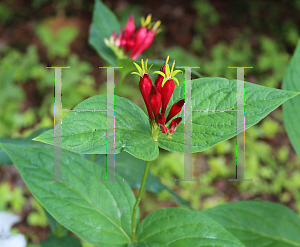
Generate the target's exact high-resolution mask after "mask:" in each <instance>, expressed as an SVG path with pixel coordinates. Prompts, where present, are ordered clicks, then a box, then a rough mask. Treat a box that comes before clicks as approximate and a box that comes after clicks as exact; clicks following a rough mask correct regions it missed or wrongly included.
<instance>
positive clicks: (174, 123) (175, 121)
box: [170, 117, 182, 133]
mask: <svg viewBox="0 0 300 247" xmlns="http://www.w3.org/2000/svg"><path fill="white" fill-rule="evenodd" d="M181 120H182V117H178V118H174V119H173V120H172V121H171V124H170V133H174V132H175V131H176V129H177V126H178V124H179V123H180V122H181Z"/></svg>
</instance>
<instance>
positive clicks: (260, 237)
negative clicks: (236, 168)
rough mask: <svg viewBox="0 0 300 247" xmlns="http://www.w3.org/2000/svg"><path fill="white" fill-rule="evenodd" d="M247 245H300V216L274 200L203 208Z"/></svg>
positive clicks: (288, 246) (275, 246)
mask: <svg viewBox="0 0 300 247" xmlns="http://www.w3.org/2000/svg"><path fill="white" fill-rule="evenodd" d="M202 213H203V214H205V215H207V216H209V217H210V218H212V219H214V220H215V221H217V222H219V223H220V224H221V225H223V226H224V227H225V228H226V229H227V230H228V231H230V232H231V233H232V234H233V235H234V236H235V237H236V238H238V239H239V240H240V241H241V242H242V243H243V244H244V245H245V246H246V247H266V246H270V247H298V246H300V218H299V216H297V215H296V214H295V213H294V212H293V211H291V210H290V209H289V208H287V207H285V206H283V205H280V204H278V203H273V202H259V201H239V202H233V203H227V204H224V205H220V206H217V207H214V208H210V209H206V210H204V211H202Z"/></svg>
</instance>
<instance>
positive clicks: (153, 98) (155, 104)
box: [148, 85, 161, 122]
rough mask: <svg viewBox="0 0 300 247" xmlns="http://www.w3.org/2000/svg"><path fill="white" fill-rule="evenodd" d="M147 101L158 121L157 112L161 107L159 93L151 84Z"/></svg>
mask: <svg viewBox="0 0 300 247" xmlns="http://www.w3.org/2000/svg"><path fill="white" fill-rule="evenodd" d="M148 99H149V102H150V106H151V109H152V111H153V113H154V117H155V120H156V122H158V113H159V111H160V107H161V94H160V93H159V92H158V91H157V90H156V87H155V86H154V85H153V86H152V88H151V92H150V94H149V97H148Z"/></svg>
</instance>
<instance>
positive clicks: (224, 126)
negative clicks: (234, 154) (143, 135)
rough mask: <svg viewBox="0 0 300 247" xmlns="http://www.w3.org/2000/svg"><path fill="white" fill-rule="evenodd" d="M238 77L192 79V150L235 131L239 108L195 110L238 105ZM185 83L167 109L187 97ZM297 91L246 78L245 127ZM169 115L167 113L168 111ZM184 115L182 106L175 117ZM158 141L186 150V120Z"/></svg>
mask: <svg viewBox="0 0 300 247" xmlns="http://www.w3.org/2000/svg"><path fill="white" fill-rule="evenodd" d="M236 84H237V83H236V80H231V81H229V80H227V79H225V78H200V79H196V80H193V83H192V108H193V112H192V152H193V153H195V152H201V151H203V150H205V149H207V148H209V147H211V146H214V145H215V144H217V143H219V142H222V141H225V140H227V139H230V138H232V137H234V136H235V135H236V111H232V112H199V111H198V112H196V111H194V110H202V109H208V110H221V109H231V110H233V109H235V108H236V89H237V85H236ZM184 90H185V89H184V83H181V84H180V85H179V86H178V87H176V88H175V91H174V93H173V96H172V98H171V100H170V102H169V104H168V110H167V112H168V111H169V109H170V108H171V106H172V105H173V104H174V103H176V102H177V101H179V100H181V99H183V98H184ZM297 94H298V93H296V92H290V91H284V90H279V89H275V88H267V87H263V86H260V85H256V84H253V83H249V82H245V107H244V109H245V119H246V129H248V128H249V127H251V126H252V125H254V124H256V123H258V122H259V121H260V120H261V119H263V118H264V117H265V116H267V115H268V114H269V113H270V112H271V111H273V110H275V109H276V108H277V107H278V106H279V105H281V104H282V103H283V102H285V101H286V100H288V99H290V98H292V97H294V96H296V95H297ZM166 116H167V114H166ZM179 116H180V117H182V118H184V111H183V110H182V111H181V112H180V113H179V114H178V115H177V116H176V117H179ZM158 145H159V147H161V148H164V149H166V150H168V151H174V152H184V124H183V121H182V123H180V124H179V125H178V127H177V130H176V132H175V133H174V134H172V139H168V138H166V136H165V135H163V134H160V136H159V138H158Z"/></svg>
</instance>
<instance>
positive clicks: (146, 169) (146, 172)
mask: <svg viewBox="0 0 300 247" xmlns="http://www.w3.org/2000/svg"><path fill="white" fill-rule="evenodd" d="M149 167H150V161H146V166H145V170H144V175H143V180H142V184H141V188H140V191H139V195H138V197H137V199H136V202H135V204H134V208H133V212H132V221H131V222H132V224H131V241H132V242H133V243H134V242H135V229H136V226H135V216H136V211H137V209H138V208H139V204H140V201H141V199H142V195H143V192H144V188H145V183H146V179H147V174H148V170H149Z"/></svg>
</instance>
